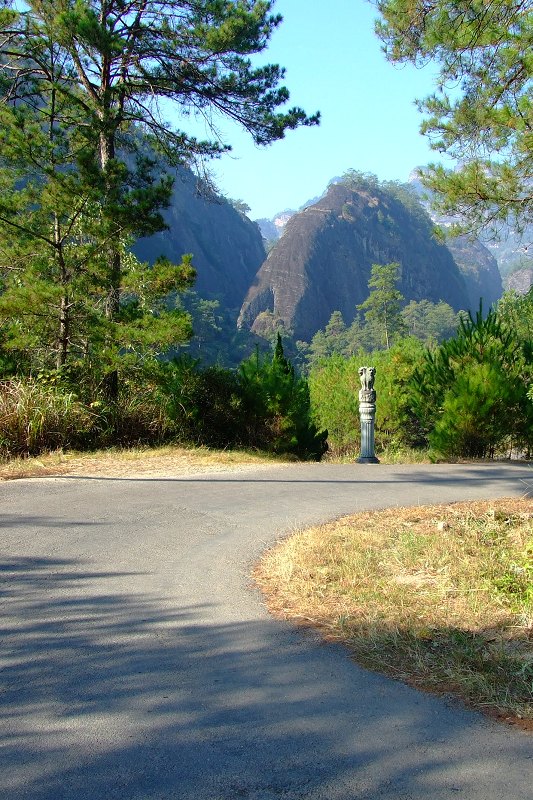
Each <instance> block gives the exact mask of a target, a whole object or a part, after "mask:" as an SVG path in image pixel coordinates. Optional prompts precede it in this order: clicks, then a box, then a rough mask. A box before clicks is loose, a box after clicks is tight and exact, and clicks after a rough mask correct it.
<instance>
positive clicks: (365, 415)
mask: <svg viewBox="0 0 533 800" xmlns="http://www.w3.org/2000/svg"><path fill="white" fill-rule="evenodd" d="M375 374H376V370H375V368H374V367H360V368H359V377H360V378H361V389H360V391H359V417H360V419H361V455H360V456H359V458H358V459H357V463H358V464H379V459H378V458H376V453H375V450H374V425H375V421H376V392H375V390H374V376H375Z"/></svg>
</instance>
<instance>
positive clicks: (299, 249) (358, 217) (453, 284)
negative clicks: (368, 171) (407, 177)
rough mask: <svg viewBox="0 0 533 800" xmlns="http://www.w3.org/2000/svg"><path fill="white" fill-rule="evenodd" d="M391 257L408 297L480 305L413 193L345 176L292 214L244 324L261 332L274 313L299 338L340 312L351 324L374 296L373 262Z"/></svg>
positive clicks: (248, 302) (252, 294)
mask: <svg viewBox="0 0 533 800" xmlns="http://www.w3.org/2000/svg"><path fill="white" fill-rule="evenodd" d="M397 188H398V187H397ZM463 255H464V253H463ZM391 261H397V262H399V263H400V264H401V267H402V270H401V280H400V283H399V289H400V291H401V292H402V294H403V296H404V297H405V299H406V301H407V302H409V301H410V300H422V299H428V300H431V301H433V302H439V301H440V300H443V301H445V302H447V303H449V304H450V305H451V306H452V307H453V308H454V309H455V310H459V309H464V308H469V307H472V306H473V305H475V308H477V306H478V305H479V298H476V303H475V304H473V303H472V298H471V296H470V295H471V294H472V292H471V291H470V292H469V287H468V285H467V281H466V280H465V277H464V276H463V274H462V272H461V270H460V269H459V266H458V264H457V263H456V261H455V260H454V258H453V256H452V254H451V252H450V250H449V249H448V248H447V247H446V246H445V245H443V244H441V243H440V242H438V241H437V240H436V239H435V237H434V236H433V223H432V221H431V219H430V218H429V216H428V215H427V214H426V212H425V211H424V210H423V209H422V207H421V206H420V204H419V203H418V201H417V200H415V199H414V197H413V196H412V195H411V194H410V193H409V192H407V191H405V190H403V194H402V192H398V191H397V192H396V195H395V193H393V192H392V191H390V190H386V189H384V188H381V187H380V186H379V185H378V184H374V183H370V182H368V181H362V182H360V183H355V184H354V185H351V184H349V183H345V182H340V183H335V184H332V185H330V187H329V189H328V191H327V193H326V194H325V195H324V196H323V197H322V198H321V199H320V200H319V201H318V202H317V203H315V204H314V205H312V206H309V207H307V208H305V209H304V210H303V211H302V212H300V213H298V214H296V215H294V216H292V217H291V218H290V219H289V220H288V222H287V224H286V226H285V230H284V233H283V236H282V237H281V238H280V239H279V241H278V242H277V243H276V244H275V246H274V247H273V248H272V250H271V251H270V253H269V255H268V257H267V258H266V260H265V262H264V263H263V264H262V266H261V268H260V269H259V271H258V273H257V276H256V278H255V281H254V282H253V284H252V286H251V288H250V290H249V292H248V294H247V296H246V299H245V301H244V303H243V305H242V308H241V312H240V315H239V320H238V325H239V326H241V327H245V328H249V329H251V330H252V331H254V332H255V331H257V332H258V333H259V332H260V331H261V329H262V327H263V326H264V323H265V318H266V317H271V319H272V321H273V324H275V325H276V324H279V323H281V324H282V325H283V326H284V327H285V328H286V329H288V330H292V331H293V335H294V338H295V339H302V340H305V341H310V339H311V338H312V336H313V335H314V333H316V331H317V330H318V329H320V328H323V327H325V325H326V324H327V322H328V320H329V318H330V316H331V314H332V312H333V311H336V310H338V311H341V312H342V314H343V317H344V319H345V321H346V322H347V323H349V322H351V321H352V319H353V317H354V314H355V309H356V306H357V305H358V304H360V303H362V302H363V301H364V300H365V299H366V297H367V296H368V280H369V277H370V271H371V267H372V264H375V263H377V264H386V263H389V262H391ZM494 263H495V262H494ZM496 272H497V269H496ZM474 293H475V292H474Z"/></svg>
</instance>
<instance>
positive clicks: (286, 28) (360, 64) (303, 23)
mask: <svg viewBox="0 0 533 800" xmlns="http://www.w3.org/2000/svg"><path fill="white" fill-rule="evenodd" d="M275 10H276V11H277V12H279V13H280V14H282V16H283V18H284V19H283V22H282V23H281V25H280V26H279V27H278V29H277V30H276V32H275V34H274V36H273V37H272V39H271V43H270V45H269V47H268V49H267V50H266V51H265V52H263V53H262V54H261V56H260V57H259V58H258V61H259V62H260V63H278V64H281V65H282V66H284V67H285V68H286V70H287V72H286V78H285V85H286V86H287V88H288V89H289V91H290V94H291V99H290V103H289V105H298V106H301V107H302V108H304V109H305V110H306V112H307V113H313V112H315V111H316V110H320V111H321V113H322V121H321V124H320V127H318V128H317V127H314V128H301V129H298V130H296V131H289V132H288V133H287V135H286V137H285V139H283V140H281V141H279V142H275V143H274V144H273V145H270V146H268V147H266V148H264V147H262V148H258V147H256V146H255V145H254V144H253V143H252V141H251V140H250V138H249V136H248V135H247V134H246V133H244V132H242V131H240V130H238V129H237V128H236V126H233V125H232V124H230V123H227V124H224V125H223V126H222V130H223V132H224V134H225V137H226V139H227V141H228V142H229V143H230V144H231V145H232V147H233V151H232V153H231V155H227V156H223V157H222V158H221V159H217V160H215V161H213V162H211V164H210V165H209V168H210V171H211V172H212V174H213V176H214V179H215V182H216V184H217V186H218V187H219V189H220V191H221V192H222V193H223V194H225V195H226V196H228V197H231V198H234V199H242V200H244V201H245V202H246V203H247V204H248V205H249V206H250V207H251V212H250V216H251V217H252V218H253V219H256V218H259V217H272V216H273V215H274V214H275V213H277V212H278V211H281V210H283V209H284V208H299V207H300V206H301V205H302V204H303V203H305V201H306V200H308V199H310V198H313V197H315V196H317V195H320V194H321V193H322V192H323V190H324V189H325V188H326V186H327V184H328V182H329V180H330V179H331V178H332V177H334V176H336V175H341V174H343V173H344V172H345V171H346V170H348V169H350V168H353V169H357V170H361V171H364V172H372V173H375V174H376V175H377V176H378V177H379V178H380V179H382V180H401V181H405V180H407V178H408V176H409V173H410V171H411V170H412V169H413V168H414V167H416V166H418V165H421V164H426V163H428V162H429V161H431V160H437V157H438V156H437V154H436V153H435V152H434V151H432V150H431V149H430V147H429V143H428V142H427V140H426V138H425V137H423V136H421V135H420V133H419V126H420V122H421V119H422V117H421V115H420V113H419V112H418V110H417V109H416V107H415V105H414V100H415V98H417V97H418V98H420V97H425V96H426V95H427V94H429V93H430V92H431V91H432V89H433V88H434V84H433V73H432V71H431V69H428V68H425V69H423V70H417V69H415V68H414V67H411V66H406V67H398V66H394V65H392V64H390V63H389V62H387V60H386V59H385V56H384V54H383V52H382V51H381V42H380V41H379V40H378V38H377V37H376V35H375V34H374V19H375V18H376V16H377V13H376V11H375V9H374V8H373V7H372V6H371V5H370V4H369V3H368V2H365V1H364V0H328V1H327V2H317V3H312V2H310V0H277V2H276V6H275Z"/></svg>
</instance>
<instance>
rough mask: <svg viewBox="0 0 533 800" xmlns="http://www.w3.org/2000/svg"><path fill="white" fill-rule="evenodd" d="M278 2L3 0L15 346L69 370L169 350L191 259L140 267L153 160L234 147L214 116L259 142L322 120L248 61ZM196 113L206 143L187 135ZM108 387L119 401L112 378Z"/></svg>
mask: <svg viewBox="0 0 533 800" xmlns="http://www.w3.org/2000/svg"><path fill="white" fill-rule="evenodd" d="M272 7H273V2H272V1H271V0H235V1H234V2H230V1H229V0H224V2H220V0H28V2H25V3H24V4H20V3H18V2H17V0H0V144H1V145H2V152H1V156H0V188H1V189H2V199H1V200H0V239H1V241H2V244H1V245H0V291H2V292H3V297H2V303H1V308H0V315H1V316H2V318H3V319H4V320H6V319H7V320H8V324H7V328H4V333H5V336H7V337H8V338H9V339H10V342H11V346H17V347H21V348H24V347H26V346H28V343H29V342H37V341H42V343H43V346H44V348H48V353H49V354H50V353H52V352H53V360H55V362H56V364H57V365H58V366H61V367H62V366H64V364H65V363H66V362H67V361H68V360H69V358H70V357H71V356H73V355H75V356H76V358H77V357H79V355H80V353H82V354H87V353H89V352H90V351H91V349H93V350H94V349H97V350H98V351H99V352H104V351H106V352H109V353H111V352H114V353H115V354H122V353H124V352H131V351H132V349H133V350H134V351H135V352H137V351H138V350H139V349H142V348H143V347H149V348H150V349H151V350H152V351H157V350H158V349H160V348H158V345H157V342H156V339H159V340H160V346H161V347H163V348H164V347H168V346H169V345H170V344H171V343H172V340H173V336H174V342H179V341H181V340H183V338H184V337H186V336H187V335H190V328H189V327H188V326H187V324H186V320H185V318H184V314H183V313H182V312H180V311H179V309H171V308H169V307H168V306H167V305H166V303H165V302H164V297H165V296H166V295H167V294H168V293H169V292H174V291H180V290H182V289H183V288H186V287H187V286H190V284H191V281H192V277H193V272H192V269H191V262H190V258H189V257H185V258H184V259H183V261H182V263H181V264H179V265H177V266H176V267H175V268H172V265H170V264H168V263H163V262H159V263H158V265H157V267H156V268H155V269H153V270H151V271H148V270H147V269H143V268H142V265H139V264H138V262H136V261H135V260H134V259H133V258H132V257H131V254H130V253H129V248H130V246H131V244H132V241H133V240H134V239H135V238H137V237H139V236H144V235H148V234H150V233H153V232H155V231H158V230H162V229H163V228H164V227H165V224H164V221H163V217H162V216H161V213H160V211H161V209H162V208H164V207H165V205H167V204H168V202H169V199H170V192H171V187H172V178H171V177H170V176H166V175H165V174H164V172H163V175H162V173H161V169H162V168H163V169H164V167H163V164H162V163H159V164H158V163H157V161H156V159H158V158H159V155H160V154H161V155H162V156H163V157H164V162H165V163H166V164H177V163H183V162H188V161H191V160H192V159H195V158H197V157H203V156H216V155H219V154H220V153H221V152H224V151H225V150H229V149H230V146H229V145H228V144H227V143H226V142H223V141H221V140H220V137H219V136H218V133H217V118H218V116H219V115H222V116H224V117H229V118H231V119H233V120H234V121H236V122H237V123H238V124H240V125H241V126H242V127H244V128H245V129H246V130H247V131H248V132H249V133H250V135H251V136H252V137H253V139H254V141H255V142H256V143H257V144H262V145H265V144H268V143H270V142H272V141H274V140H276V139H280V138H282V137H283V136H284V134H285V131H286V130H288V129H292V128H296V127H298V126H299V125H314V124H316V123H317V122H318V119H319V115H318V113H317V114H314V115H312V116H308V115H307V114H306V113H305V112H304V111H303V110H302V109H301V108H298V107H293V108H288V109H286V108H285V106H286V104H287V101H288V99H289V93H288V91H287V89H286V88H285V87H284V86H283V85H282V83H281V82H282V80H283V77H284V70H283V68H282V67H280V66H278V65H275V64H274V65H273V64H267V65H266V66H262V67H258V66H255V65H253V64H252V61H251V58H250V57H251V56H252V55H253V54H255V53H260V52H261V51H263V50H264V49H265V47H266V46H267V44H268V41H269V39H270V37H271V35H272V33H273V32H274V30H275V29H276V28H277V26H278V25H279V24H280V22H281V17H280V16H279V15H277V14H273V13H271V12H272ZM171 110H172V111H173V116H174V119H176V120H177V121H176V124H174V125H171V124H169V122H168V121H167V119H166V116H167V115H170V113H171ZM191 115H200V116H201V117H203V119H204V120H206V122H207V123H208V128H209V129H210V131H211V133H212V136H211V138H210V139H208V140H206V141H202V140H199V139H197V138H195V137H194V136H193V135H191V134H189V133H188V132H186V131H185V130H184V129H183V128H186V127H187V118H190V117H191ZM181 255H182V254H177V256H178V257H180V256H181ZM158 292H159V297H157V294H158ZM88 299H90V300H91V302H90V303H88V302H87V300H88ZM170 311H172V312H173V314H172V317H171V316H169V312H170ZM30 322H31V325H32V328H31V337H30V339H28V338H27V337H26V338H20V336H19V335H18V334H19V332H20V330H22V328H24V327H26V328H28V323H30ZM156 322H157V327H158V330H159V332H160V336H159V335H158V336H156V335H155V332H154V331H155V328H154V325H155V324H156ZM171 323H172V324H173V325H174V328H173V329H172V324H171ZM126 330H127V331H128V334H127V336H125V335H124V332H125V331H126ZM173 330H174V333H173ZM44 334H46V335H45V336H44ZM95 337H96V338H95ZM91 340H92V343H93V344H96V345H97V347H96V348H91V346H90V344H91ZM114 361H115V359H114V357H113V358H109V359H108V366H109V369H110V370H111V373H110V375H112V373H113V372H115V373H116V368H115V367H114V366H113V363H114ZM109 386H110V395H111V396H113V395H116V392H117V379H116V374H115V376H114V378H113V380H112V381H110V383H109Z"/></svg>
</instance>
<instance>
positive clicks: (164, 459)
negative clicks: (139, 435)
mask: <svg viewBox="0 0 533 800" xmlns="http://www.w3.org/2000/svg"><path fill="white" fill-rule="evenodd" d="M274 461H276V462H277V463H280V462H281V459H274V458H273V457H270V456H268V455H265V454H258V453H250V452H244V451H241V450H228V451H218V450H209V449H208V448H204V447H199V448H191V449H187V448H184V447H160V448H146V449H144V448H135V449H128V450H101V451H98V452H95V453H75V452H67V453H63V452H57V453H49V454H46V455H43V456H40V457H38V458H16V459H10V460H9V461H4V462H0V480H13V479H16V478H33V477H43V476H53V475H67V474H69V475H90V476H92V477H95V476H96V477H98V476H101V477H118V478H120V477H135V476H137V475H139V476H144V477H162V476H172V475H184V474H185V475H187V474H191V473H198V472H222V471H229V470H236V469H249V468H257V467H259V466H269V465H272V463H273V462H274Z"/></svg>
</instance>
